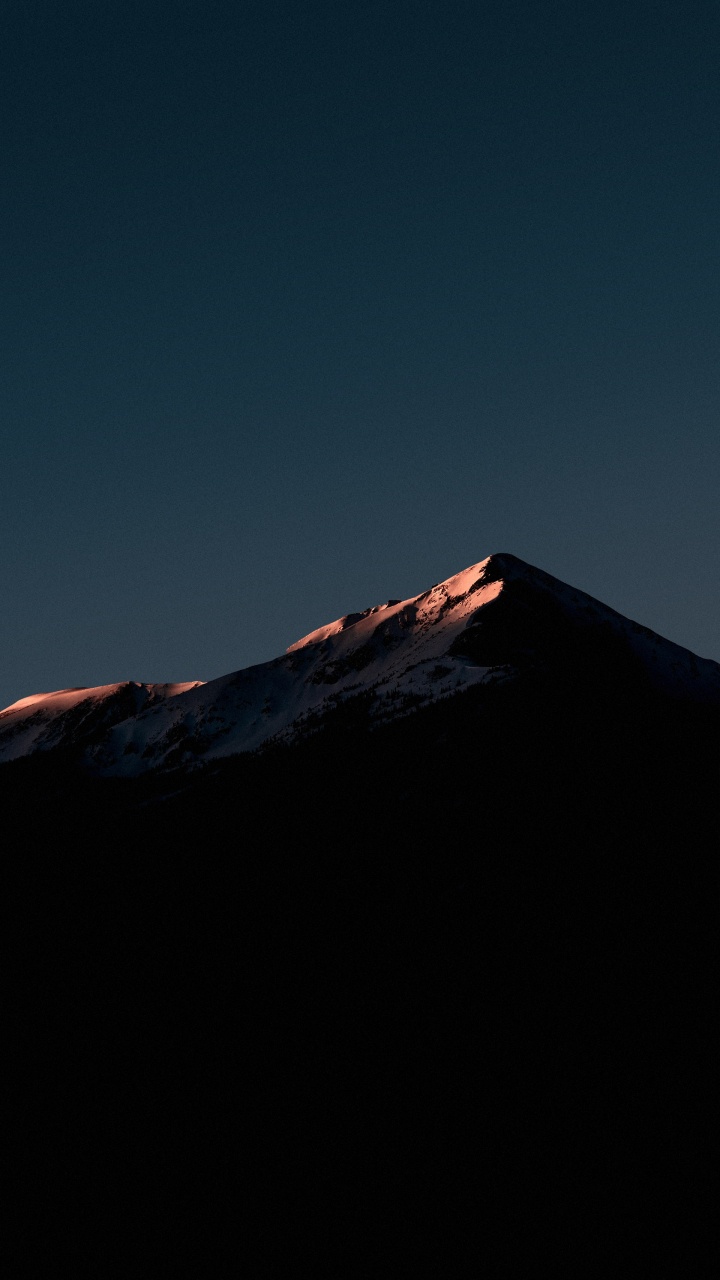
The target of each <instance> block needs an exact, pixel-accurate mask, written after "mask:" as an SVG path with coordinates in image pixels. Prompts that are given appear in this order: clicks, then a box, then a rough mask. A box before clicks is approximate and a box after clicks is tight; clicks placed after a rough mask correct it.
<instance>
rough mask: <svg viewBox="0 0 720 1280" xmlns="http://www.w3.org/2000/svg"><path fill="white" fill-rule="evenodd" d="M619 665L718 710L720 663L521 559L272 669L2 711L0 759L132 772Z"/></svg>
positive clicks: (355, 626) (397, 606)
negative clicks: (520, 682)
mask: <svg viewBox="0 0 720 1280" xmlns="http://www.w3.org/2000/svg"><path fill="white" fill-rule="evenodd" d="M618 663H620V664H621V665H622V666H623V669H624V670H625V672H626V674H627V675H628V678H630V679H634V680H635V681H640V682H645V683H646V684H647V685H648V686H649V687H654V688H656V689H660V690H662V691H663V692H664V693H666V694H670V695H676V696H679V697H689V698H691V699H692V700H710V701H713V702H718V703H720V666H719V665H718V664H717V663H715V662H711V661H707V660H703V659H701V658H698V657H696V656H695V655H694V654H692V653H691V652H689V650H687V649H683V648H681V647H680V646H679V645H676V644H673V643H672V642H671V641H668V640H664V639H662V638H661V637H660V636H658V635H656V634H655V633H654V632H652V631H650V630H648V629H647V628H645V627H642V626H640V625H639V624H638V623H635V622H631V621H630V620H628V619H627V618H624V617H623V616H622V615H620V614H618V613H616V612H615V611H614V610H613V609H610V608H608V607H607V606H606V605H603V604H601V603H600V602H599V601H597V600H595V599H593V598H592V597H591V596H588V595H586V594H585V593H584V592H582V591H578V590H576V589H575V588H573V587H570V586H568V585H566V584H565V583H563V582H560V581H559V580H558V579H557V578H553V577H551V576H550V575H549V574H546V573H544V572H543V571H542V570H540V569H536V568H534V567H533V566H531V565H528V564H525V563H524V562H523V561H522V560H518V559H517V558H516V557H515V556H512V555H508V554H497V555H492V556H489V557H488V558H487V559H485V560H481V561H479V562H478V563H476V564H472V565H470V566H469V568H467V569H464V570H463V571H462V572H460V573H457V574H454V575H453V576H452V577H450V578H447V579H446V580H445V581H444V582H441V583H437V584H435V585H434V586H432V587H430V588H429V589H428V590H427V591H423V592H422V593H421V594H420V595H417V596H413V597H411V598H410V599H407V600H389V601H387V602H386V603H385V604H381V605H375V606H374V607H373V608H370V609H365V610H363V611H362V612H359V613H350V614H347V615H345V616H344V617H342V618H339V619H337V620H336V621H335V622H331V623H329V624H327V625H326V626H323V627H319V628H318V629H317V630H315V631H312V632H311V633H310V634H309V635H306V636H304V637H303V638H302V639H301V640H298V641H296V642H295V643H294V644H292V645H290V647H289V648H288V650H287V652H286V653H285V654H283V655H282V656H281V657H278V658H276V659H274V660H273V661H271V662H266V663H262V664H261V665H259V666H254V667H248V668H245V669H243V670H241V671H236V672H233V673H232V674H230V675H227V676H222V677H220V678H218V679H215V680H211V681H209V682H208V683H207V684H203V683H201V682H198V681H194V682H190V683H186V684H165V685H142V684H137V683H134V682H128V683H126V684H120V685H106V686H101V687H100V688H94V689H73V690H62V691H60V692H58V693H53V694H39V695H35V696H34V697H31V698H25V699H22V700H21V701H20V702H16V703H14V704H13V706H11V707H8V708H7V709H6V710H5V711H3V712H2V713H0V761H2V760H9V759H16V758H18V757H19V756H23V755H28V754H31V753H33V752H36V751H47V750H49V749H51V748H57V747H63V748H73V749H76V750H82V751H84V753H85V760H86V764H88V765H89V766H90V767H91V769H92V770H93V771H95V772H100V773H106V774H120V775H123V776H134V775H137V774H140V773H144V772H146V771H148V770H151V769H157V768H165V769H169V768H178V767H179V768H187V767H192V766H193V765H196V764H198V763H201V762H203V761H207V760H213V759H218V758H221V757H227V756H231V755H235V754H238V753H243V752H248V751H254V750H256V749H257V748H259V747H261V746H264V745H266V744H269V743H271V742H274V743H282V742H290V741H294V740H297V739H298V738H301V737H304V736H307V735H308V734H310V733H312V732H314V731H316V730H317V729H319V728H321V727H323V726H324V725H325V724H326V723H328V720H329V718H330V717H332V716H333V714H334V713H337V712H338V711H339V710H340V709H341V707H344V708H346V709H347V708H348V706H352V707H354V708H356V709H357V710H358V711H360V710H362V714H363V716H364V718H365V721H366V722H369V723H371V724H372V723H374V724H380V723H383V722H387V721H390V720H394V719H397V718H399V717H402V716H405V715H407V714H408V713H410V712H411V711H414V710H416V709H419V708H423V707H427V706H429V705H430V704H433V703H438V702H440V701H441V700H444V699H448V698H451V697H455V696H458V695H460V694H462V693H464V692H467V691H469V690H470V689H472V688H477V687H479V686H487V685H490V684H497V683H498V682H508V681H510V682H512V681H514V680H517V679H518V678H520V677H522V676H523V675H526V674H527V673H528V672H529V671H533V672H535V673H543V675H544V677H545V678H546V679H551V680H556V681H558V682H561V683H562V682H566V681H567V680H568V679H575V678H577V675H578V673H582V676H583V678H584V679H586V680H587V681H590V682H591V681H592V680H593V671H594V670H595V671H596V672H598V673H599V672H600V671H601V670H603V669H607V668H608V666H615V665H617V664H618Z"/></svg>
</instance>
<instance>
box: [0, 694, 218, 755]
mask: <svg viewBox="0 0 720 1280" xmlns="http://www.w3.org/2000/svg"><path fill="white" fill-rule="evenodd" d="M201 683H202V682H201V681H199V680H189V681H185V682H184V683H180V684H141V683H139V682H138V681H136V680H126V681H123V682H121V683H119V684H101V685H95V686H93V687H92V688H74V689H57V690H56V691H55V692H53V693H34V694H31V695H30V697H27V698H19V699H18V701H17V702H13V703H12V705H11V706H9V707H6V708H5V710H4V711H0V760H17V759H19V758H20V757H21V756H25V755H31V754H32V753H33V752H35V751H48V750H50V749H51V748H53V747H57V746H62V747H70V746H74V745H83V744H85V743H86V742H87V741H88V740H92V739H93V738H94V737H95V736H96V735H97V734H98V732H103V731H104V730H106V729H107V728H109V727H110V726H111V725H113V724H116V723H118V722H119V721H121V720H126V719H127V717H128V716H130V715H136V714H137V713H138V712H139V711H142V710H143V708H145V707H147V706H151V705H154V704H156V703H158V702H161V701H163V700H164V699H166V698H174V697H176V696H177V695H178V694H181V693H187V691H188V690H189V689H196V688H197V687H198V685H199V684H201Z"/></svg>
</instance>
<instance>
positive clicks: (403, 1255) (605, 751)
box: [0, 555, 720, 1277]
mask: <svg viewBox="0 0 720 1280" xmlns="http://www.w3.org/2000/svg"><path fill="white" fill-rule="evenodd" d="M0 759H2V760H3V761H4V762H5V763H3V764H2V765H1V766H0V785H2V784H3V783H4V787H3V807H4V829H5V831H6V832H7V834H8V838H7V841H6V847H7V850H8V854H6V858H5V868H4V869H5V875H6V892H5V894H4V901H5V903H6V905H7V909H8V930H9V933H10V936H11V939H12V941H13V956H14V959H13V970H12V972H13V973H14V974H15V975H17V976H16V978H15V979H14V982H13V985H12V993H11V999H10V1023H11V1027H12V1034H13V1035H14V1037H15V1043H17V1046H18V1051H17V1053H16V1054H15V1055H14V1059H13V1062H14V1069H15V1070H16V1075H17V1079H16V1081H15V1087H16V1089H17V1094H18V1097H21V1098H23V1099H25V1100H26V1102H25V1104H24V1105H25V1107H26V1114H28V1115H31V1116H32V1123H31V1124H29V1125H28V1126H26V1130H25V1134H24V1141H23V1145H22V1149H21V1151H20V1154H19V1157H18V1163H17V1170H18V1173H17V1178H16V1184H17V1186H18V1187H20V1186H23V1187H26V1188H29V1189H30V1192H31V1194H30V1196H29V1197H27V1198H25V1197H23V1199H22V1206H21V1207H18V1215H19V1220H20V1221H21V1222H23V1223H24V1224H25V1227H26V1232H27V1233H34V1236H35V1237H36V1238H37V1239H39V1240H40V1241H41V1242H42V1241H45V1242H46V1246H47V1256H48V1259H51V1260H52V1264H53V1266H54V1267H55V1269H57V1266H58V1265H59V1264H58V1259H59V1258H63V1259H65V1258H67V1262H68V1264H72V1266H73V1268H74V1271H75V1273H76V1274H78V1275H85V1274H87V1275H88V1276H90V1275H93V1276H95V1275H105V1274H107V1275H108V1276H109V1275H118V1276H119V1275H131V1274H132V1275H138V1276H143V1277H144V1276H146V1275H147V1276H148V1277H151V1276H155V1275H161V1274H166V1273H168V1271H172V1272H173V1274H174V1273H175V1272H176V1271H178V1272H180V1271H182V1270H183V1268H184V1266H185V1263H186V1260H187V1258H188V1256H189V1255H190V1253H191V1252H194V1251H195V1250H197V1249H199V1250H200V1257H201V1260H202V1263H203V1269H204V1271H205V1273H206V1274H212V1275H214V1276H225V1275H228V1276H229V1275H236V1274H238V1273H243V1272H244V1273H246V1274H251V1275H254V1276H255V1275H257V1276H261V1277H264V1276H273V1277H274V1276H285V1275H289V1274H295V1273H296V1272H297V1271H298V1270H300V1269H303V1270H308V1271H309V1272H310V1273H311V1274H315V1275H325V1274H327V1275H333V1276H334V1275H347V1276H352V1277H355V1276H357V1277H361V1276H366V1275H368V1274H387V1275H395V1274H397V1275H400V1274H407V1272H408V1269H410V1270H417V1269H418V1268H422V1267H423V1266H426V1265H427V1260H428V1257H430V1258H433V1257H434V1258H435V1259H436V1263H437V1265H436V1267H435V1270H436V1271H437V1273H438V1274H440V1273H442V1272H445V1271H447V1270H450V1271H452V1272H458V1269H459V1268H458V1265H456V1263H459V1259H460V1256H461V1255H460V1252H459V1251H460V1250H461V1249H462V1251H463V1255H464V1253H465V1248H466V1246H467V1245H468V1243H469V1244H470V1245H471V1246H472V1247H473V1248H474V1249H475V1250H476V1251H477V1259H478V1267H479V1269H481V1270H482V1269H486V1270H489V1271H490V1272H491V1274H495V1273H497V1274H502V1275H505V1274H517V1271H516V1270H515V1269H514V1267H513V1265H511V1262H510V1261H509V1258H511V1255H512V1250H513V1248H514V1244H513V1241H514V1239H515V1236H514V1235H513V1231H514V1228H513V1229H512V1230H510V1226H511V1225H512V1224H513V1223H516V1222H518V1221H520V1222H523V1223H525V1224H526V1227H527V1231H529V1232H530V1233H531V1234H533V1233H535V1234H534V1235H533V1239H534V1240H536V1242H537V1254H538V1257H539V1259H540V1263H539V1264H538V1265H539V1266H540V1269H541V1270H543V1271H544V1270H545V1269H553V1270H556V1271H559V1272H560V1274H565V1273H567V1274H577V1270H578V1267H579V1269H580V1270H582V1271H583V1272H588V1270H589V1272H590V1274H593V1275H595V1274H597V1275H607V1274H608V1273H610V1272H612V1273H622V1272H623V1270H624V1269H625V1270H626V1269H627V1266H628V1255H627V1253H626V1252H625V1248H626V1246H623V1247H621V1246H620V1245H619V1243H618V1240H617V1238H616V1237H615V1236H614V1235H613V1233H612V1232H609V1231H607V1229H606V1224H607V1221H608V1220H609V1219H612V1220H614V1221H617V1220H619V1221H623V1222H628V1223H633V1224H634V1228H637V1224H638V1223H640V1222H642V1221H643V1220H644V1218H649V1216H651V1215H652V1212H653V1206H654V1188H655V1184H654V1182H653V1178H652V1177H651V1178H650V1179H648V1178H647V1177H642V1178H641V1177H639V1175H638V1170H639V1168H640V1166H641V1164H642V1165H643V1166H645V1165H646V1163H647V1156H648V1153H653V1157H654V1163H655V1174H654V1176H655V1177H656V1179H657V1182H658V1183H663V1184H664V1185H665V1187H666V1189H667V1186H668V1185H669V1184H672V1187H673V1195H674V1196H675V1204H676V1206H677V1211H678V1213H679V1212H680V1209H681V1207H682V1205H683V1204H684V1203H685V1201H686V1200H687V1201H688V1202H689V1201H690V1200H692V1203H693V1207H694V1209H695V1211H697V1209H698V1207H700V1209H702V1207H703V1205H706V1206H707V1210H708V1213H709V1212H711V1211H712V1210H711V1209H710V1206H711V1204H712V1196H711V1194H710V1189H709V1184H706V1183H705V1182H704V1180H703V1176H702V1173H701V1172H700V1171H701V1170H702V1168H703V1154H704V1151H705V1146H706V1137H705V1128H706V1102H705V1099H706V1096H707V1094H708V1093H709V1089H710V1083H711V1079H712V1076H713V1071H711V1068H710V1049H709V1046H710V1043H711V1020H710V1017H709V1010H710V1009H712V1008H713V1007H714V1000H715V997H714V972H715V964H716V956H715V937H716V919H715V915H716V909H715V898H716V889H717V881H716V876H717V871H716V855H717V841H718V834H719V832H718V813H719V806H718V781H719V776H718V775H719V770H720V666H718V664H716V663H714V662H710V661H707V660H703V659H700V658H698V657H696V656H695V655H693V654H691V653H690V652H688V651H687V650H685V649H682V648H680V647H679V646H677V645H674V644H672V643H670V642H669V641H666V640H664V639H662V638H661V637H659V636H657V635H655V634H654V633H652V632H651V631H649V630H647V629H646V628H644V627H642V626H640V625H639V624H636V623H634V622H631V621H629V620H628V619H626V618H623V617H622V616H620V615H619V614H617V613H615V612H614V611H613V610H612V609H610V608H608V607H606V606H605V605H602V604H601V603H599V602H598V601H596V600H594V599H592V598H591V597H589V596H587V595H585V594H584V593H582V592H581V591H577V590H575V589H574V588H571V587H569V586H566V585H565V584H563V583H560V582H558V581H557V580H556V579H554V578H552V577H550V576H549V575H547V574H545V573H543V572H541V571H540V570H538V569H534V568H532V567H531V566H529V565H526V564H524V563H523V562H522V561H519V560H517V559H515V558H514V557H512V556H509V555H496V556H491V557H490V558H489V559H487V560H484V561H481V562H479V563H478V564H475V565H472V566H471V567H470V568H469V569H467V570H465V571H464V572H462V573H460V574H457V575H455V576H454V577H452V578H449V579H448V580H447V581H446V582H443V583H440V584H438V585H436V586H434V587H432V588H430V589H429V590H428V591H425V592H423V593H422V594H421V595H419V596H417V597H414V598H412V599H410V600H405V601H397V600H392V601H388V602H387V603H386V604H384V605H380V606H376V607H375V608H372V609H367V610H364V611H363V612H359V613H355V614H350V615H348V616H347V617H344V618H342V619H339V620H338V621H337V622H334V623H331V624H329V625H328V626H325V627H321V628H319V629H318V630H317V631H315V632H313V633H312V634H310V635H309V636H306V637H305V638H304V639H302V640H300V641H299V642H298V643H297V644H295V645H292V646H291V647H290V649H289V650H288V651H287V652H286V653H285V654H283V655H282V656H280V657H278V658H277V659H275V660H274V661H273V662H269V663H265V664H262V665H261V666H257V667H253V668H249V669H247V670H244V671H239V672H236V673H233V674H232V675H229V676H224V677H221V678H219V679H216V680H212V681H210V682H208V683H205V684H201V683H199V682H192V683H190V684H185V685H154V686H147V685H141V684H139V683H134V682H131V683H128V684H120V685H112V686H105V687H102V688H100V689H87V690H63V691H60V692H59V693H57V694H45V695H34V696H32V697H30V698H27V699H24V700H23V701H21V702H20V703H16V704H14V706H13V707H10V708H8V709H7V710H6V711H5V712H3V713H2V715H1V716H0ZM713 1070H714V1064H713ZM68 1135H72V1136H71V1140H70V1141H69V1142H68ZM688 1168H692V1170H693V1176H692V1178H691V1179H688V1178H687V1177H686V1171H687V1170H688ZM59 1169H62V1170H63V1177H62V1178H56V1180H55V1183H54V1185H55V1188H56V1191H55V1196H54V1198H53V1201H52V1204H50V1203H48V1202H47V1200H46V1198H45V1197H43V1193H42V1188H43V1186H44V1185H45V1181H46V1179H47V1178H48V1176H53V1175H52V1171H53V1170H55V1172H56V1173H57V1171H58V1170H59ZM28 1204H29V1205H31V1206H32V1207H31V1208H30V1209H28V1207H27V1205H28ZM38 1206H40V1208H38ZM118 1206H121V1217H122V1220H123V1222H124V1223H127V1224H132V1229H129V1230H128V1229H124V1228H123V1229H122V1230H119V1229H118V1221H119V1218H118V1214H119V1212H120V1210H119V1208H118ZM23 1214H25V1217H24V1218H23V1216H22V1215H23ZM38 1218H39V1219H40V1220H41V1221H42V1223H43V1227H42V1231H40V1232H38V1229H37V1221H38ZM499 1223H505V1224H506V1227H507V1229H503V1230H502V1231H501V1230H499V1228H498V1224H499ZM530 1224H532V1225H530ZM670 1227H672V1230H670ZM653 1230H654V1232H655V1233H656V1234H657V1239H658V1243H659V1244H660V1245H661V1248H662V1252H663V1260H664V1261H665V1262H666V1261H667V1258H668V1256H669V1255H670V1253H671V1252H672V1250H673V1249H675V1248H676V1249H678V1250H679V1252H680V1254H682V1242H681V1236H679V1235H678V1232H677V1223H676V1221H674V1222H673V1223H672V1224H668V1232H667V1233H666V1234H664V1233H663V1230H662V1228H661V1227H658V1225H657V1223H655V1224H654V1226H653ZM515 1234H517V1233H515ZM635 1234H636V1236H637V1235H638V1232H637V1230H636V1231H635ZM588 1239H591V1240H592V1259H591V1263H592V1265H591V1264H590V1262H588V1254H587V1252H585V1251H584V1249H583V1245H582V1241H587V1240H588ZM43 1247H45V1246H43ZM578 1250H580V1252H578ZM454 1251H458V1252H457V1255H456V1253H455V1252H454ZM18 1257H19V1261H20V1262H22V1260H23V1259H22V1257H21V1256H20V1255H18ZM23 1257H24V1255H23ZM580 1260H581V1261H580ZM18 1265H19V1264H18ZM503 1268H506V1269H503ZM460 1269H461V1270H462V1268H460ZM23 1274H24V1272H23Z"/></svg>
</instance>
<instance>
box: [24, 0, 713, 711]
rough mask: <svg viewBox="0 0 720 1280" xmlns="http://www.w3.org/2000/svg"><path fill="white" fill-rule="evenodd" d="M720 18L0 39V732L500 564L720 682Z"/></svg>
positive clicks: (261, 16) (272, 644) (317, 22)
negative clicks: (69, 690)
mask: <svg viewBox="0 0 720 1280" xmlns="http://www.w3.org/2000/svg"><path fill="white" fill-rule="evenodd" d="M719 19H720V10H719V9H718V6H717V3H707V4H704V3H693V2H692V0H689V2H688V0H686V2H685V3H684V4H682V5H680V4H678V3H677V0H673V3H666V2H663V0H653V2H652V3H647V4H646V3H634V2H633V0H623V2H619V3H603V0H597V2H596V3H594V4H592V5H585V4H578V3H577V0H573V2H572V3H564V2H563V0H560V2H558V3H520V2H517V3H514V2H513V0H500V2H498V3H481V2H480V0H474V2H473V3H464V2H462V0H441V2H438V3H436V2H435V0H429V2H423V0H412V3H409V2H408V3H405V2H404V0H382V3H375V2H374V0H366V2H363V3H360V2H359V0H358V2H357V3H343V2H342V0H340V2H338V0H334V2H333V3H318V2H316V0H303V3H300V2H299V0H294V2H293V3H278V2H276V0H260V2H258V3H255V2H254V0H248V2H244V0H233V2H232V3H221V2H213V0H202V3H196V2H195V0H172V3H162V2H154V0H141V2H140V3H133V2H132V0H121V3H116V2H115V0H109V2H108V0H106V2H104V3H103V4H99V3H98V2H97V0H84V2H77V0H76V2H73V0H65V3H63V4H62V5H61V4H58V3H56V2H55V0H53V2H52V3H50V2H48V0H46V2H43V0H36V2H35V3H33V0H24V2H23V4H19V3H18V4H14V5H12V6H10V8H9V9H8V10H7V11H6V13H5V15H4V18H3V24H4V31H3V40H2V53H1V54H0V58H1V60H2V66H0V100H1V106H0V129H1V130H2V148H1V151H0V170H1V173H2V202H1V205H0V219H1V224H0V225H1V230H2V255H1V261H2V282H1V286H0V320H1V323H2V351H3V359H2V366H1V375H2V381H1V387H0V415H1V416H0V464H1V465H0V486H1V491H0V586H1V588H2V600H3V609H2V622H1V626H0V653H1V654H2V663H1V664H0V706H2V705H6V704H7V703H8V702H11V701H13V700H14V699H15V698H18V697H21V696H23V695H25V694H29V693H32V692H35V691H37V690H49V689H56V688H61V687H64V686H70V685H78V684H96V683H104V682H108V681H114V680H119V679H127V678H131V679H138V680H186V679H194V678H204V679H208V678H211V677H213V676H215V675H220V674H222V673H224V672H227V671H231V670H233V669H235V668H237V667H241V666H245V665H247V664H249V663H252V662H259V661H264V660H265V659H267V658H270V657H273V656H275V655H276V654H277V653H279V652H281V651H282V649H283V648H284V647H285V646H286V645H287V644H289V643H291V642H292V641H293V640H295V639H297V638H298V637H299V636H301V635H303V634H304V633H305V632H307V631H309V630H311V629H312V628H314V627H317V626H319V625H321V624H322V623H324V622H327V621H329V620H330V619H332V618H334V617H336V616H338V615H339V614H342V613H346V612H348V611H350V610H356V609H362V608H364V607H366V606H367V605H370V604H375V603H378V602H380V601H383V600H385V599H387V598H388V596H394V597H404V596H406V595H411V594H415V593H417V592H419V591H421V590H424V589H425V588H426V587H428V586H430V584H431V583H433V582H435V581H437V580H439V579H441V578H445V577H448V576H449V575H450V574H451V573H454V572H456V571H457V570H459V569H461V568H463V567H464V566H466V565H468V564H470V563H472V562H473V561H476V560H479V559H481V558H482V557H484V556H485V555H488V554H489V553H491V552H493V551H511V552H513V553H514V554H516V555H519V556H521V557H523V558H524V559H526V560H529V561H530V562H531V563H534V564H537V565H540V566H541V567H542V568H544V569H546V570H547V571H549V572H551V573H554V574H556V575H557V576H559V577H561V578H563V579H565V580H566V581H570V582H572V583H573V584H574V585H576V586H578V587H581V588H583V589H584V590H586V591H589V592H591V593H592V594H593V595H596V596H599V597H600V598H601V599H603V600H604V601H606V602H607V603H608V604H611V605H612V606H614V607H615V608H617V609H619V610H621V611H622V612H623V613H626V614H628V615H630V616H631V617H635V618H637V619H639V620H640V621H642V622H644V623H646V624H647V625H649V626H651V627H654V628H655V629H656V630H659V631H660V632H662V633H663V634H664V635H667V636H669V637H670V638H671V639H674V640H676V641H679V642H680V643H682V644H685V645H687V646H689V647H690V648H693V649H695V650H696V651H697V652H699V653H701V654H702V655H704V656H709V657H715V658H716V659H720V598H719V595H718V563H719V559H720V521H719V518H718V506H719V503H718V496H719V494H720V432H719V429H718V427H719V419H718V407H719V403H720V394H719V393H720V362H719V361H718V333H719V328H720V326H719V324H718V316H719V303H720V275H719V273H718V265H719V263H718V258H719V256H720V255H719V252H718V245H719V240H718V232H719V229H720V221H719V215H720V199H719V197H720V155H719V154H718V152H719V146H718V128H719V125H720V111H719V106H720V103H719V98H720V79H719V77H718V70H717V69H718V64H719V61H720V56H719V55H720V40H719V39H718V21H719Z"/></svg>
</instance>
